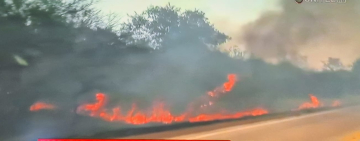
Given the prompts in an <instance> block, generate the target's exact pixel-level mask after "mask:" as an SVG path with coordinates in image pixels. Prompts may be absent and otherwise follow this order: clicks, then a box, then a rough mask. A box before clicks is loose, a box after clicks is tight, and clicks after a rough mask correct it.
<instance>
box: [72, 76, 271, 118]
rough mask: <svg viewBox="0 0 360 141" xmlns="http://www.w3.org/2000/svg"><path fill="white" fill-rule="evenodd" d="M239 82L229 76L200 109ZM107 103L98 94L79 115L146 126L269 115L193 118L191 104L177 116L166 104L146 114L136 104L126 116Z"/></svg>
mask: <svg viewBox="0 0 360 141" xmlns="http://www.w3.org/2000/svg"><path fill="white" fill-rule="evenodd" d="M236 82H237V76H236V74H229V75H228V82H225V83H224V84H223V85H222V86H220V87H217V88H216V89H214V90H213V91H210V92H208V93H207V95H208V96H210V97H205V99H200V100H201V103H202V104H201V105H200V108H203V107H209V106H211V105H213V104H214V99H211V98H215V97H218V96H219V95H220V94H225V93H227V92H230V91H231V90H232V89H233V87H234V85H235V83H236ZM202 98H204V97H202ZM106 101H107V96H106V95H105V94H103V93H98V94H96V102H95V103H92V104H91V103H90V104H83V105H81V106H79V107H78V109H77V113H79V114H88V115H89V116H93V117H99V118H102V119H104V120H106V121H122V122H125V123H129V124H145V123H150V122H158V123H165V124H169V123H173V122H184V121H189V122H199V121H210V120H219V119H231V118H240V117H244V116H258V115H263V114H267V113H268V111H267V110H266V109H263V108H256V109H253V110H249V111H244V112H237V113H227V114H218V113H217V114H198V115H196V116H191V115H192V114H193V113H192V111H194V107H193V103H194V102H192V103H190V105H189V107H190V108H189V109H190V110H187V111H186V112H184V113H182V114H179V115H177V116H175V115H173V114H172V113H171V112H170V110H169V109H166V108H165V104H164V103H155V104H154V105H153V107H152V110H151V111H150V112H144V111H142V110H139V109H137V106H136V104H133V105H132V108H131V110H129V111H128V112H126V114H125V115H123V113H122V112H121V107H115V108H112V109H111V110H108V109H106V108H105V105H106ZM195 108H196V107H195Z"/></svg>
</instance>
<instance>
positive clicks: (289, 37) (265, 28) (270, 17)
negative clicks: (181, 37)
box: [239, 0, 360, 68]
mask: <svg viewBox="0 0 360 141" xmlns="http://www.w3.org/2000/svg"><path fill="white" fill-rule="evenodd" d="M280 6H281V8H280V10H279V11H268V12H266V13H264V14H263V15H261V16H260V17H259V18H258V19H257V20H255V21H254V22H252V23H249V24H248V25H246V26H245V27H244V29H243V33H242V37H241V39H239V42H245V44H246V45H245V47H246V48H247V49H248V50H249V51H250V52H252V53H253V54H254V55H255V56H258V57H261V58H263V59H267V60H277V61H279V60H283V59H289V60H291V61H293V62H294V63H298V62H299V61H301V58H302V56H306V57H307V59H308V60H307V61H308V63H309V65H310V66H311V67H317V68H318V67H319V66H320V65H321V61H325V60H327V58H328V57H338V58H340V59H341V60H343V61H345V63H346V64H352V63H353V62H354V61H355V60H356V59H357V58H359V57H360V53H359V46H360V42H359V41H358V40H357V39H356V37H358V36H359V33H360V26H359V25H360V20H359V17H360V12H359V11H360V2H359V1H356V0H347V2H346V3H344V4H339V3H310V2H303V3H302V4H297V3H296V2H294V1H291V0H281V1H280ZM340 51H342V52H341V53H340ZM345 52H346V54H347V55H344V54H345ZM355 52H356V53H355ZM299 59H300V60H299Z"/></svg>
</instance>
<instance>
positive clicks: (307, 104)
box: [298, 94, 321, 110]
mask: <svg viewBox="0 0 360 141" xmlns="http://www.w3.org/2000/svg"><path fill="white" fill-rule="evenodd" d="M309 96H310V100H311V102H305V103H303V104H301V105H300V106H299V108H298V110H302V109H310V108H318V107H320V106H321V105H320V101H319V100H318V98H317V97H316V96H314V95H313V94H309Z"/></svg>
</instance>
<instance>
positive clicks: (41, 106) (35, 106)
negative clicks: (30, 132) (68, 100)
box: [30, 102, 56, 111]
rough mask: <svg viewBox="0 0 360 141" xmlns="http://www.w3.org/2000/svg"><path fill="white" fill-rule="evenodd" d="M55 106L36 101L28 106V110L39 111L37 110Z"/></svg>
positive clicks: (51, 108)
mask: <svg viewBox="0 0 360 141" xmlns="http://www.w3.org/2000/svg"><path fill="white" fill-rule="evenodd" d="M55 108H56V107H55V106H54V105H52V104H49V103H45V102H36V103H34V104H33V105H31V106H30V111H39V110H53V109H55Z"/></svg>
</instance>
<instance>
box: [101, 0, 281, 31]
mask: <svg viewBox="0 0 360 141" xmlns="http://www.w3.org/2000/svg"><path fill="white" fill-rule="evenodd" d="M277 2H278V0H271V1H268V0H101V1H100V2H99V4H98V8H100V9H101V10H103V11H104V12H106V13H107V12H114V13H117V14H119V15H120V16H121V17H122V20H126V15H127V14H133V13H134V11H136V12H142V11H144V10H145V9H146V8H147V7H149V6H150V5H157V6H164V5H166V4H167V3H170V4H172V5H174V6H176V7H180V8H181V9H190V10H191V9H195V8H196V9H199V10H201V11H203V12H205V14H206V16H207V17H208V18H209V20H210V22H211V23H213V24H214V26H215V27H216V28H217V29H219V30H220V31H222V32H224V33H226V34H228V35H230V36H236V35H235V34H237V33H238V31H236V30H237V29H234V28H229V27H239V26H240V25H242V24H245V23H248V22H249V21H252V20H255V19H256V18H257V17H259V15H260V14H261V13H263V12H264V11H266V10H270V9H274V8H276V5H277Z"/></svg>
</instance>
